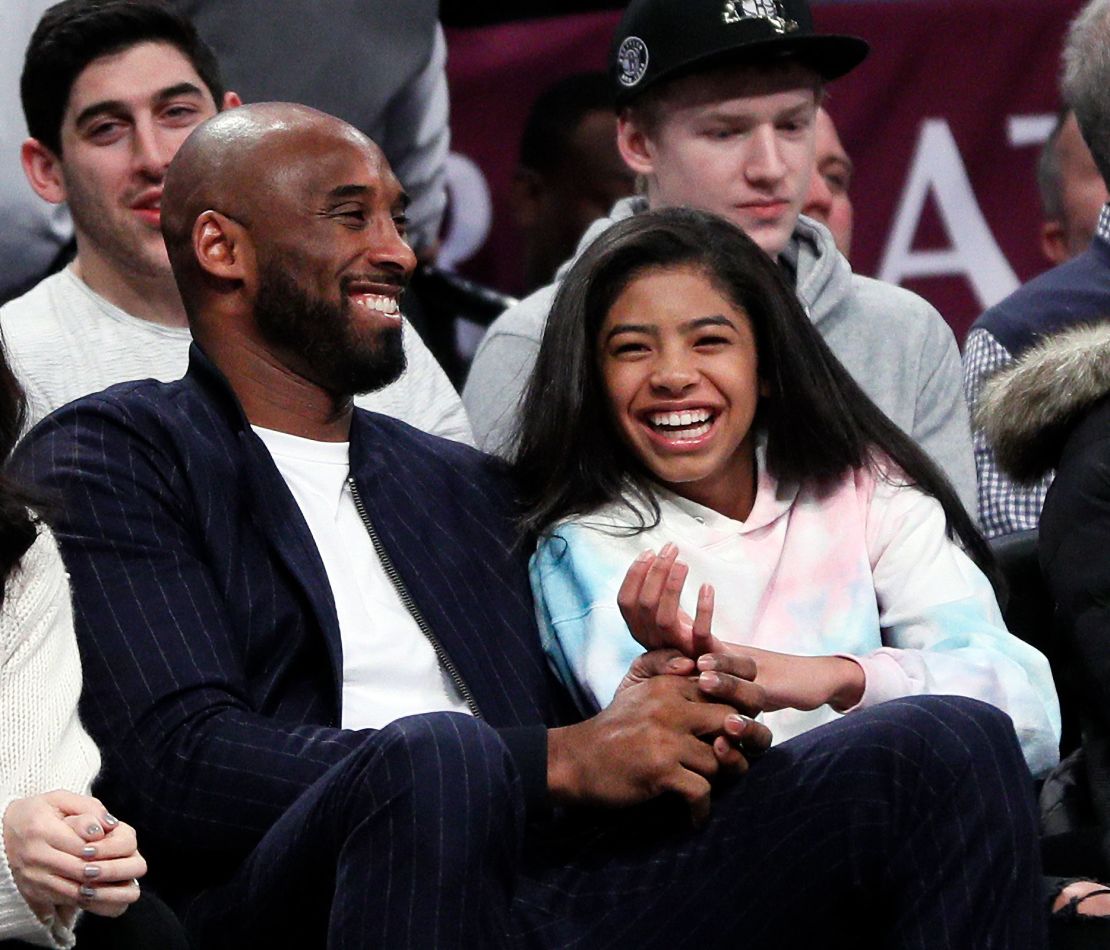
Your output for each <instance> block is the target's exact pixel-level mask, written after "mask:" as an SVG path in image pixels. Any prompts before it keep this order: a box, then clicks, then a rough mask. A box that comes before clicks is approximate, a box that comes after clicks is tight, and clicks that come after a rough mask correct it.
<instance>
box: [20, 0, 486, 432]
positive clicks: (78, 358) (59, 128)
mask: <svg viewBox="0 0 1110 950" xmlns="http://www.w3.org/2000/svg"><path fill="white" fill-rule="evenodd" d="M21 92H22V98H23V109H24V112H25V114H26V117H27V126H28V129H29V131H30V135H31V137H30V138H29V139H28V140H27V141H26V142H25V143H24V145H23V149H22V160H23V168H24V171H25V173H26V175H27V178H28V180H29V181H30V183H31V186H32V188H34V190H35V191H36V192H37V193H38V194H39V196H40V197H42V198H43V199H44V200H46V201H49V202H51V203H61V202H65V203H66V204H68V206H69V208H70V211H71V212H72V216H73V222H74V231H75V234H76V240H77V256H76V258H75V259H74V261H73V262H72V264H71V265H70V266H69V267H67V268H66V269H65V270H63V271H61V272H59V273H57V274H55V275H53V276H51V277H48V278H47V279H46V280H44V281H42V282H41V283H40V284H39V285H38V286H36V287H34V288H32V290H30V291H29V292H28V293H27V294H25V295H24V296H23V297H21V298H19V299H17V300H14V301H12V302H10V303H9V304H7V305H6V306H5V307H3V308H2V309H0V328H2V330H3V335H4V342H5V345H6V347H7V350H8V353H9V357H10V361H11V363H12V366H13V368H14V369H15V371H16V372H17V374H18V376H19V378H20V381H21V382H22V384H23V386H24V388H25V389H26V391H27V395H28V408H29V417H30V418H29V421H30V422H32V423H33V422H36V421H37V420H38V419H40V418H42V416H44V415H46V414H47V413H48V412H51V411H52V410H54V409H56V408H57V407H58V406H60V405H62V404H64V403H66V402H69V401H70V400H71V399H74V398H76V397H78V396H82V395H85V394H87V393H90V392H96V391H98V390H101V389H103V388H105V387H106V386H109V385H112V384H113V383H117V382H123V381H126V380H131V379H142V378H146V377H153V378H155V379H160V380H171V379H177V378H178V377H180V376H181V374H182V373H184V372H185V367H186V364H187V360H188V350H189V343H190V340H191V337H190V334H189V328H188V326H187V324H186V320H185V311H184V308H183V306H182V303H181V298H180V296H179V294H178V290H177V286H176V285H175V284H174V280H173V274H172V273H171V271H170V265H169V259H168V258H167V256H166V249H165V245H164V243H163V240H162V234H161V231H160V221H161V200H162V189H163V184H164V179H165V174H166V169H167V167H168V166H169V163H170V161H171V159H172V158H173V157H174V155H175V154H176V152H177V150H178V149H179V148H180V147H181V144H182V143H183V142H184V141H185V139H186V138H187V137H188V135H189V133H190V132H192V130H193V129H194V128H195V127H196V126H197V125H199V124H200V123H201V122H203V121H204V120H205V119H207V118H209V117H211V116H213V115H215V114H216V112H217V111H220V110H221V109H230V108H233V107H235V106H238V105H239V97H238V96H237V95H236V94H235V93H233V92H226V91H225V90H224V86H223V80H222V79H221V76H220V69H219V65H218V63H217V61H216V58H215V56H214V54H213V52H212V50H211V49H210V48H209V47H208V46H207V45H206V44H205V43H204V42H203V41H202V40H201V39H200V38H199V37H198V35H197V33H196V30H195V29H194V28H193V26H192V24H191V23H190V22H189V21H188V20H187V19H185V18H184V17H182V16H180V15H179V14H177V13H176V12H174V11H173V10H172V9H171V8H170V7H168V6H167V5H165V4H164V3H162V2H160V0H63V2H62V3H58V4H56V5H55V6H53V7H51V8H50V9H49V10H47V12H46V13H45V14H44V16H43V18H42V20H41V21H40V22H39V25H38V27H37V28H36V30H35V33H34V35H33V36H32V38H31V41H30V43H29V45H28V48H27V55H26V60H25V64H24V70H23V76H22V82H21ZM379 305H382V304H379ZM393 305H394V304H390V306H393ZM403 347H404V352H405V357H406V362H407V364H408V367H409V369H408V371H407V372H405V373H404V374H403V375H401V376H400V377H399V379H398V380H397V381H396V382H395V383H394V384H393V385H392V386H390V387H388V388H386V389H383V390H380V391H378V392H376V393H375V394H374V395H373V396H371V397H366V398H367V400H368V402H369V403H370V404H371V405H372V407H373V408H375V409H377V410H379V411H381V412H385V413H387V414H390V415H394V416H396V417H398V418H401V419H404V420H405V421H406V422H409V423H411V424H412V425H415V426H417V427H419V428H423V429H426V430H428V431H432V432H436V433H437V434H440V435H444V436H447V437H449V438H456V439H460V440H462V441H467V442H469V441H470V440H471V435H470V428H469V424H468V423H467V421H466V416H465V412H464V411H463V408H462V404H461V402H460V401H459V398H458V395H457V393H455V391H454V389H453V388H452V387H451V385H450V383H449V382H448V380H447V378H446V376H445V375H444V373H443V371H442V369H441V368H440V367H439V365H438V364H437V363H436V361H435V359H434V358H433V357H432V355H431V353H430V352H429V351H428V350H427V348H426V347H425V346H424V344H423V342H422V341H421V340H420V337H419V336H418V335H417V334H416V333H415V332H406V333H405V334H404V336H403ZM360 398H361V397H360Z"/></svg>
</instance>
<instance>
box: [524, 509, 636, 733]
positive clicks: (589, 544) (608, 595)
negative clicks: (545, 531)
mask: <svg viewBox="0 0 1110 950" xmlns="http://www.w3.org/2000/svg"><path fill="white" fill-rule="evenodd" d="M623 540H624V539H621V538H616V537H612V536H607V535H603V534H601V533H600V532H597V531H594V530H591V529H589V528H583V527H581V526H580V525H575V524H565V525H562V526H560V527H558V528H557V529H555V533H552V534H549V535H547V536H545V537H544V538H543V539H542V540H541V541H540V543H539V545H538V547H537V548H536V552H535V554H533V555H532V560H531V562H530V565H529V570H530V577H531V581H532V593H533V595H534V597H535V600H536V618H537V621H538V623H539V629H540V637H541V640H542V642H543V648H544V651H545V652H546V654H547V656H548V659H549V661H550V662H551V665H552V668H553V669H554V670H555V673H556V675H557V676H558V677H559V678H560V679H561V680H562V681H563V683H564V684H566V686H567V687H568V688H569V689H570V690H571V691H572V693H573V694H574V696H575V698H576V700H577V701H578V703H579V705H580V707H581V708H582V711H583V712H587V711H596V710H598V709H601V708H603V707H605V706H608V705H609V703H610V701H611V700H612V698H613V694H614V693H615V692H616V689H617V687H618V686H619V685H620V682H621V680H622V679H623V678H624V674H625V673H626V672H627V671H628V667H629V666H630V665H631V664H632V661H633V660H635V659H636V657H638V656H639V655H640V654H641V653H643V647H641V646H640V644H638V643H637V642H636V641H635V640H634V639H633V638H632V634H630V633H629V632H628V627H627V625H626V624H625V622H624V618H623V617H622V616H621V614H620V610H619V608H618V607H617V591H618V590H619V589H620V585H621V581H622V580H623V579H624V575H625V573H626V571H627V570H628V567H629V565H630V564H631V563H632V561H633V559H634V558H635V556H636V551H635V550H632V548H629V549H628V550H625V548H626V547H628V544H627V543H621V542H622V541H623ZM607 542H614V543H613V544H609V543H607Z"/></svg>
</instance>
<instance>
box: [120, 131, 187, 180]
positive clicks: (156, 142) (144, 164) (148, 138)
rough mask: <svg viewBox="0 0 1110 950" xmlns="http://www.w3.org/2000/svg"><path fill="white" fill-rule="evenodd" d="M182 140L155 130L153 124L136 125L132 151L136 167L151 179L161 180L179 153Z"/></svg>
mask: <svg viewBox="0 0 1110 950" xmlns="http://www.w3.org/2000/svg"><path fill="white" fill-rule="evenodd" d="M180 144H181V142H180V140H178V139H177V138H174V140H173V141H170V138H169V137H168V136H166V135H165V134H163V133H162V132H160V131H159V130H158V129H157V128H155V126H154V124H153V123H151V122H143V121H138V122H136V123H135V127H134V132H133V135H132V151H133V156H134V163H135V167H136V169H137V170H138V171H140V172H141V173H143V174H145V175H146V176H147V177H150V178H157V179H161V178H162V177H163V176H164V175H165V174H166V169H167V168H168V167H169V164H170V162H171V161H172V160H173V157H174V155H175V154H176V153H177V149H178V146H179V145H180Z"/></svg>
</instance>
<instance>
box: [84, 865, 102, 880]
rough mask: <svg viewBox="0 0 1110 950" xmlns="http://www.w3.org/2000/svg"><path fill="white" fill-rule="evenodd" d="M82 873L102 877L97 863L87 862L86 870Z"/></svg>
mask: <svg viewBox="0 0 1110 950" xmlns="http://www.w3.org/2000/svg"><path fill="white" fill-rule="evenodd" d="M82 873H83V874H84V875H85V877H100V868H98V867H97V866H96V865H95V864H86V865H85V870H84V871H83V872H82Z"/></svg>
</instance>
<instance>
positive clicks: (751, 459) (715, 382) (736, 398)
mask: <svg viewBox="0 0 1110 950" xmlns="http://www.w3.org/2000/svg"><path fill="white" fill-rule="evenodd" d="M598 359H599V362H600V366H601V374H602V378H603V380H604V382H605V388H606V392H607V394H608V397H609V403H610V409H611V411H612V413H613V418H614V421H615V422H616V425H617V429H618V431H619V432H620V435H621V437H622V438H623V439H624V440H625V442H626V443H627V444H628V446H629V447H630V448H631V449H632V451H633V452H634V453H635V454H636V456H637V457H638V458H639V459H640V461H641V462H643V464H644V465H645V466H646V467H647V468H648V470H649V471H650V472H651V473H652V474H653V475H654V476H655V477H656V478H657V479H658V480H659V481H660V482H662V483H663V484H664V485H666V486H667V487H669V488H671V489H672V490H673V491H675V492H677V493H678V494H680V495H682V496H683V497H686V498H690V499H691V500H693V501H697V502H699V503H700V504H703V505H706V506H708V507H711V508H714V509H716V510H717V511H720V512H721V513H722V514H726V515H729V516H730V517H733V518H737V519H738V520H743V518H745V517H747V515H748V513H749V512H750V511H751V506H752V502H753V501H754V492H755V453H754V435H753V433H752V421H753V419H754V418H755V411H756V406H757V404H758V402H759V396H760V382H759V375H758V365H757V364H758V360H757V354H756V343H755V334H754V332H753V330H752V325H751V321H750V319H749V318H748V315H747V314H746V313H745V312H744V311H743V309H741V308H740V307H738V306H736V304H734V303H733V302H732V301H731V300H729V299H728V297H726V296H725V295H724V294H722V293H721V292H720V291H719V290H718V289H717V287H716V286H715V285H714V283H713V282H712V281H711V280H710V279H709V277H708V276H707V275H706V274H705V272H704V271H702V270H701V269H699V268H696V267H689V266H686V267H682V266H680V267H660V268H653V269H649V270H646V271H644V272H642V273H641V274H639V275H638V276H636V277H634V278H633V279H632V280H631V281H630V282H629V283H628V285H627V286H626V287H625V288H624V290H623V291H622V292H621V293H620V295H619V296H618V297H617V299H616V300H615V301H614V303H613V305H612V307H610V308H609V312H608V313H607V314H606V317H605V320H604V322H603V323H602V326H601V330H600V333H599V336H598Z"/></svg>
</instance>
